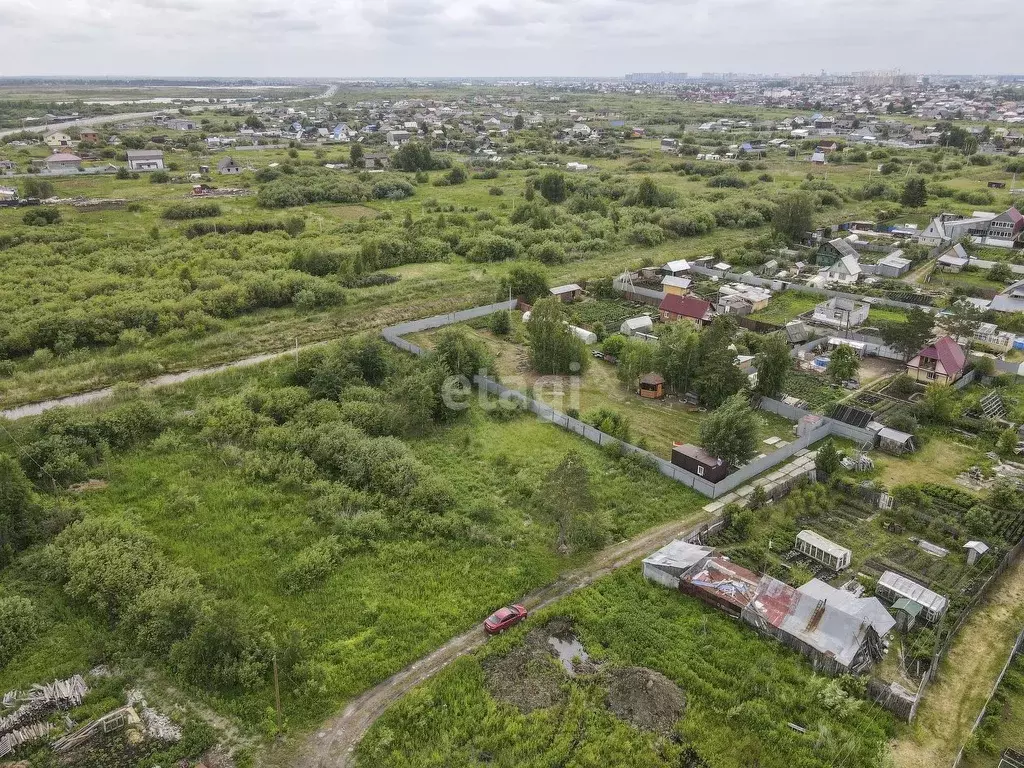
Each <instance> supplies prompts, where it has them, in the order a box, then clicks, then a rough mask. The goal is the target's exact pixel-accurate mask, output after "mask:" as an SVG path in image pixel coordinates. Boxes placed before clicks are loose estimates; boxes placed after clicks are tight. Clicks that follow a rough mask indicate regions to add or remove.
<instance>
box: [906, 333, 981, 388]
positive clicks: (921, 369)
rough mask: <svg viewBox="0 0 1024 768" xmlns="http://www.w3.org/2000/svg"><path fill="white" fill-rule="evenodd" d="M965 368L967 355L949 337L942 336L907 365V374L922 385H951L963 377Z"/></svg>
mask: <svg viewBox="0 0 1024 768" xmlns="http://www.w3.org/2000/svg"><path fill="white" fill-rule="evenodd" d="M966 368H967V355H966V354H965V353H964V351H963V349H961V347H960V345H959V344H957V343H956V342H955V341H953V339H951V338H950V337H949V336H943V337H942V338H940V339H937V340H936V341H935V343H934V344H929V345H928V346H927V347H925V348H924V349H922V350H921V351H920V352H918V353H917V354H916V355H915V356H914V357H913V359H911V360H910V362H909V363H907V374H908V375H909V376H910V377H911V378H912V379H914V381H920V382H922V383H924V384H931V383H933V382H936V381H937V382H939V383H940V384H952V383H953V382H954V381H956V380H957V379H959V378H960V377H961V376H963V375H964V371H965V370H966Z"/></svg>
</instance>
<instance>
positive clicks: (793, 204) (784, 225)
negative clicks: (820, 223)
mask: <svg viewBox="0 0 1024 768" xmlns="http://www.w3.org/2000/svg"><path fill="white" fill-rule="evenodd" d="M772 226H773V227H774V228H775V231H776V232H778V233H779V234H780V235H782V236H783V237H785V238H786V239H787V240H789V241H790V242H792V241H794V240H799V239H800V238H802V237H803V235H804V233H805V232H807V231H808V230H810V229H811V228H812V227H813V226H814V199H813V198H812V197H811V196H810V195H809V194H808V193H806V192H790V193H789V194H788V195H784V196H783V197H782V198H780V199H779V200H778V201H777V202H776V203H775V214H774V215H773V216H772Z"/></svg>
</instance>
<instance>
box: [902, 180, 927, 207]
mask: <svg viewBox="0 0 1024 768" xmlns="http://www.w3.org/2000/svg"><path fill="white" fill-rule="evenodd" d="M900 202H901V203H903V205H905V206H907V207H908V208H920V207H922V206H923V205H924V204H925V203H927V202H928V186H927V184H926V183H925V180H924V177H923V176H912V177H911V178H909V179H907V182H906V183H905V184H904V185H903V193H902V194H901V195H900Z"/></svg>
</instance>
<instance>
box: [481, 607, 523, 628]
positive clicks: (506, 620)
mask: <svg viewBox="0 0 1024 768" xmlns="http://www.w3.org/2000/svg"><path fill="white" fill-rule="evenodd" d="M527 613H528V612H527V610H526V609H525V608H524V607H523V606H521V605H507V606H505V607H504V608H499V609H498V610H496V611H495V612H494V613H492V614H491V615H490V616H488V617H487V619H486V620H485V621H484V631H485V632H486V633H487V634H489V635H496V634H498V633H499V632H504V631H505V630H506V629H508V628H509V627H514V626H515V625H516V624H518V623H519V622H520V621H522V620H523V619H525V618H526V616H527Z"/></svg>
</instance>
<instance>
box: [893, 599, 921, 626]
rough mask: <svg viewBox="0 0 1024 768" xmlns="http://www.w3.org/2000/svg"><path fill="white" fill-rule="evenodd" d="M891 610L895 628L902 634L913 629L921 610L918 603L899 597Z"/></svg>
mask: <svg viewBox="0 0 1024 768" xmlns="http://www.w3.org/2000/svg"><path fill="white" fill-rule="evenodd" d="M892 609H893V611H894V612H895V614H896V628H897V629H898V630H899V631H900V632H902V633H904V634H906V633H907V632H910V630H912V629H913V628H914V625H915V624H916V623H917V618H918V616H920V615H921V611H922V610H923V608H922V607H921V604H920V603H915V602H914V601H913V600H911V599H909V598H907V597H901V598H900V599H899V600H897V601H896V602H895V603H893V604H892Z"/></svg>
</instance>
